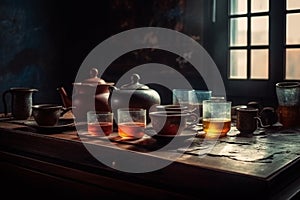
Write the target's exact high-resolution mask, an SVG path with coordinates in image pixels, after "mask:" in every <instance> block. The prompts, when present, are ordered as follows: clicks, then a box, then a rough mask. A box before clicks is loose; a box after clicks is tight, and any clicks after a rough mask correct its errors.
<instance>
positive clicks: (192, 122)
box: [187, 113, 200, 128]
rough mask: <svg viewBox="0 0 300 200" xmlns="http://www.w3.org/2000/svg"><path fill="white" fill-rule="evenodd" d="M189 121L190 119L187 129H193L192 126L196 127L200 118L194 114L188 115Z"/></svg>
mask: <svg viewBox="0 0 300 200" xmlns="http://www.w3.org/2000/svg"><path fill="white" fill-rule="evenodd" d="M188 118H189V119H192V121H191V122H190V124H189V125H188V126H187V128H193V126H194V125H197V124H198V123H199V119H200V117H199V116H198V115H197V114H195V113H190V116H189V117H188Z"/></svg>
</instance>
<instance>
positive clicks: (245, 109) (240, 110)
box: [236, 107, 259, 112]
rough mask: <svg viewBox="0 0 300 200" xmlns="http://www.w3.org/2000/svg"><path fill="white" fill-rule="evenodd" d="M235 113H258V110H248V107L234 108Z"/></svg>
mask: <svg viewBox="0 0 300 200" xmlns="http://www.w3.org/2000/svg"><path fill="white" fill-rule="evenodd" d="M236 110H237V111H239V112H258V111H259V110H258V108H250V107H246V108H243V107H240V108H236Z"/></svg>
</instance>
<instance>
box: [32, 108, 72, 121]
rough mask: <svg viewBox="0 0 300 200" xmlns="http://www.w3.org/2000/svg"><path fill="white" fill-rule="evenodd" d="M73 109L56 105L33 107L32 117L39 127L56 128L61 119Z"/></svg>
mask: <svg viewBox="0 0 300 200" xmlns="http://www.w3.org/2000/svg"><path fill="white" fill-rule="evenodd" d="M71 109H72V107H69V108H64V107H63V106H60V105H56V104H39V105H33V106H32V116H33V118H34V120H35V121H36V123H37V124H38V125H39V126H55V125H57V123H58V120H59V118H60V117H62V116H63V115H64V114H65V113H66V112H68V111H69V110H71Z"/></svg>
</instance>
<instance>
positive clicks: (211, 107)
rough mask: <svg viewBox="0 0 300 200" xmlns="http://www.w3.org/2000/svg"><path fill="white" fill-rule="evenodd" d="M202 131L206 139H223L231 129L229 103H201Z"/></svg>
mask: <svg viewBox="0 0 300 200" xmlns="http://www.w3.org/2000/svg"><path fill="white" fill-rule="evenodd" d="M202 115H203V119H202V123H203V131H204V132H205V137H206V138H219V137H224V136H226V135H227V133H228V132H229V131H230V129H231V102H230V101H227V100H225V99H211V100H204V101H203V112H202Z"/></svg>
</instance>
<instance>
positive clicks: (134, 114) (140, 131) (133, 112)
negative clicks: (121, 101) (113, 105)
mask: <svg viewBox="0 0 300 200" xmlns="http://www.w3.org/2000/svg"><path fill="white" fill-rule="evenodd" d="M117 113H118V134H119V136H120V137H122V138H129V139H131V138H132V139H138V138H142V137H143V136H144V134H145V128H146V110H145V109H142V108H119V109H118V110H117Z"/></svg>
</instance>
